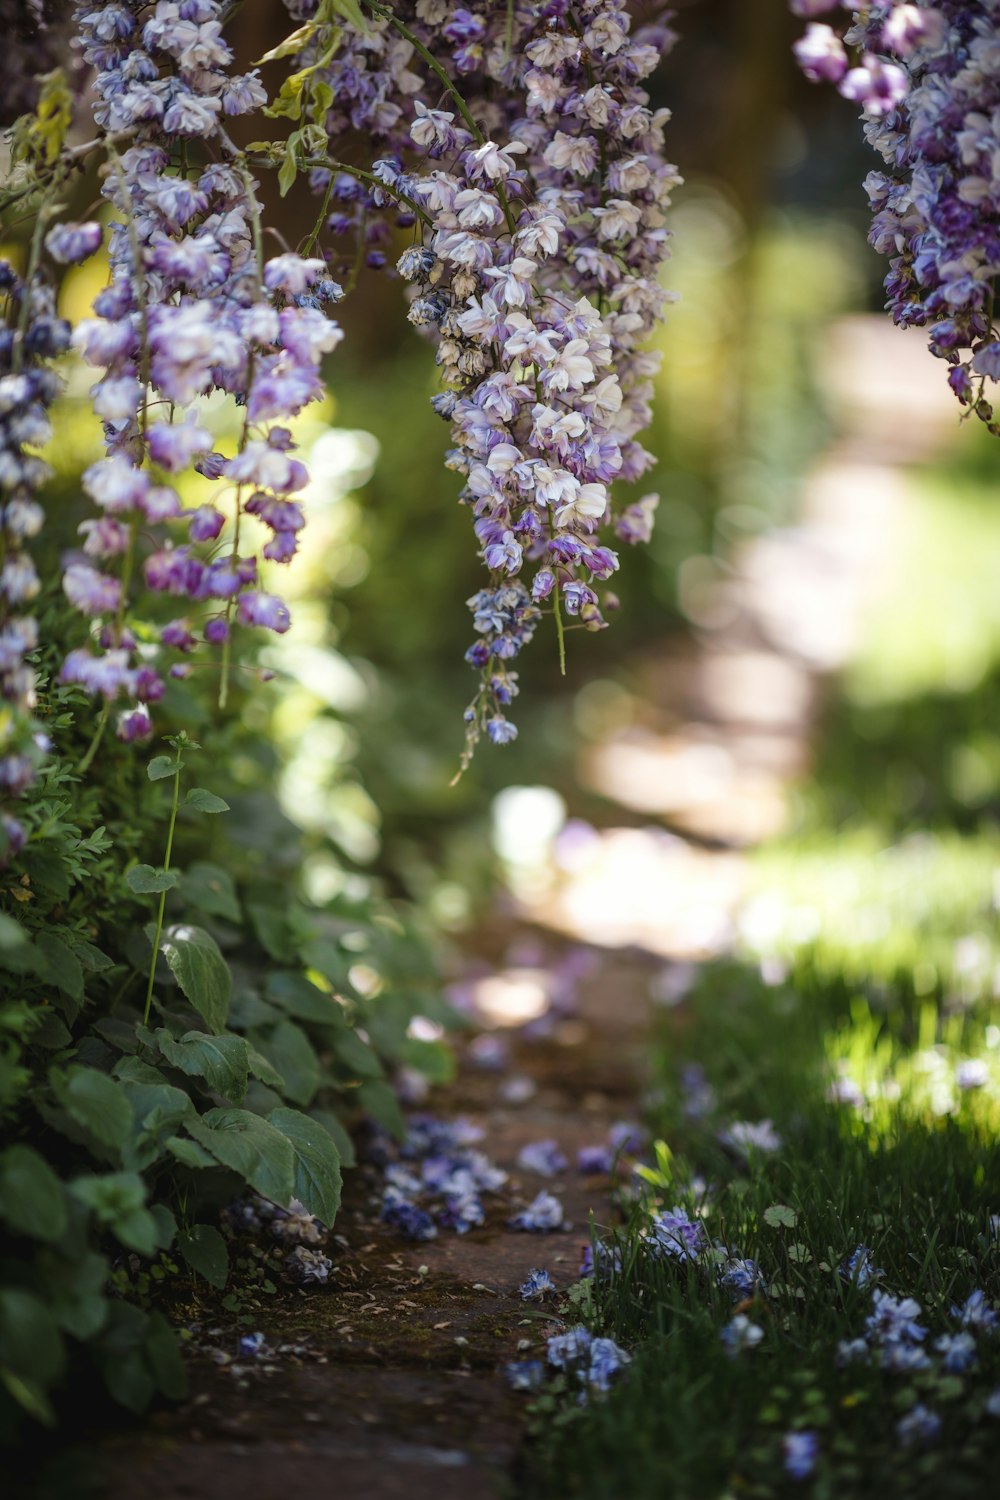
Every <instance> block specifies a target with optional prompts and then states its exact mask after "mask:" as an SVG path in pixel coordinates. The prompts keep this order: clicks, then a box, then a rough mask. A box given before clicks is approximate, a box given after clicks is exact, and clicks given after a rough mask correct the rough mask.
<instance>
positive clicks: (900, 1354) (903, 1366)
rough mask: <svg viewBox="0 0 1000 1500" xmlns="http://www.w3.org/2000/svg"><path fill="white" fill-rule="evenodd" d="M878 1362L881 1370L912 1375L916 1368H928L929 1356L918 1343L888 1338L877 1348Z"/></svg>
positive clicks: (929, 1364) (929, 1363)
mask: <svg viewBox="0 0 1000 1500" xmlns="http://www.w3.org/2000/svg"><path fill="white" fill-rule="evenodd" d="M878 1362H879V1365H880V1367H881V1368H882V1369H883V1370H891V1371H892V1373H893V1374H895V1375H912V1374H913V1373H914V1371H916V1370H929V1369H930V1368H931V1357H930V1355H929V1354H928V1353H927V1351H926V1350H925V1349H922V1348H921V1347H920V1345H919V1344H908V1343H906V1342H905V1341H904V1340H902V1339H890V1340H889V1341H888V1343H886V1344H883V1346H882V1348H881V1349H880V1350H879V1357H878Z"/></svg>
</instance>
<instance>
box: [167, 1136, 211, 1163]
mask: <svg viewBox="0 0 1000 1500" xmlns="http://www.w3.org/2000/svg"><path fill="white" fill-rule="evenodd" d="M164 1145H165V1147H166V1149H167V1150H168V1151H169V1152H170V1155H171V1156H172V1157H174V1158H175V1159H176V1160H177V1161H179V1162H180V1163H181V1164H182V1166H185V1167H192V1168H195V1169H196V1170H203V1169H204V1168H205V1167H217V1166H218V1162H217V1161H216V1159H215V1157H214V1156H212V1155H211V1153H210V1152H208V1151H206V1150H205V1149H204V1147H202V1146H199V1145H198V1144H197V1143H196V1142H195V1141H188V1140H185V1138H184V1137H183V1136H182V1135H174V1136H171V1137H170V1139H169V1140H168V1141H165V1142H164Z"/></svg>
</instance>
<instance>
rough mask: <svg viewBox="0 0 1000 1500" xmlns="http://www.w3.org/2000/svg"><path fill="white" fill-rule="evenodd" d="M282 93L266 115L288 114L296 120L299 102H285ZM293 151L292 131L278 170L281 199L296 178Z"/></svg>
mask: <svg viewBox="0 0 1000 1500" xmlns="http://www.w3.org/2000/svg"><path fill="white" fill-rule="evenodd" d="M284 93H285V91H284V89H282V91H281V94H280V95H279V96H278V101H276V103H275V104H272V105H271V107H270V109H269V110H268V111H267V112H268V114H277V113H281V114H288V115H291V116H292V118H293V119H298V116H299V110H300V109H301V102H300V100H299V99H297V98H290V99H288V100H287V101H286V100H285V98H284ZM279 105H285V106H286V107H284V108H280V109H279ZM295 149H296V133H295V132H294V131H293V133H292V134H291V135H290V136H289V137H288V150H287V153H286V155H285V159H284V161H283V162H282V163H281V166H280V167H279V168H278V191H279V193H280V195H281V197H282V198H284V196H285V194H286V193H287V192H288V190H289V188H290V187H291V186H292V184H293V182H294V181H295V179H296V177H297V176H298V170H299V168H298V163H297V162H296V160H295Z"/></svg>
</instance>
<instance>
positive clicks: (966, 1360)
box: [934, 1333, 979, 1375]
mask: <svg viewBox="0 0 1000 1500" xmlns="http://www.w3.org/2000/svg"><path fill="white" fill-rule="evenodd" d="M934 1349H935V1351H936V1352H937V1353H938V1354H940V1356H941V1368H942V1370H946V1371H947V1372H948V1374H949V1375H964V1374H965V1373H966V1371H967V1370H974V1369H975V1368H976V1366H977V1364H978V1363H979V1359H978V1356H977V1353H976V1341H975V1339H974V1338H973V1337H972V1334H971V1333H943V1334H942V1335H941V1337H940V1338H937V1339H935V1340H934Z"/></svg>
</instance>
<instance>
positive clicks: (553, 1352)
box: [546, 1323, 594, 1370]
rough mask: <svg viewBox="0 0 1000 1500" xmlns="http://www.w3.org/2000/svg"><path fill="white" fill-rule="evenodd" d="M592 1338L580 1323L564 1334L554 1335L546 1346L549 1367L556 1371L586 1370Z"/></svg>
mask: <svg viewBox="0 0 1000 1500" xmlns="http://www.w3.org/2000/svg"><path fill="white" fill-rule="evenodd" d="M593 1342H594V1336H593V1334H592V1333H591V1332H590V1330H589V1329H587V1328H584V1326H583V1324H582V1323H579V1324H577V1326H576V1327H575V1328H570V1329H569V1330H568V1331H567V1332H566V1333H557V1334H554V1335H553V1337H552V1338H550V1339H549V1341H548V1343H547V1344H546V1355H547V1358H548V1361H549V1364H550V1365H554V1366H555V1367H556V1369H557V1370H566V1369H571V1370H572V1369H581V1368H586V1366H587V1365H588V1364H589V1362H590V1346H591V1344H592V1343H593Z"/></svg>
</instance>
